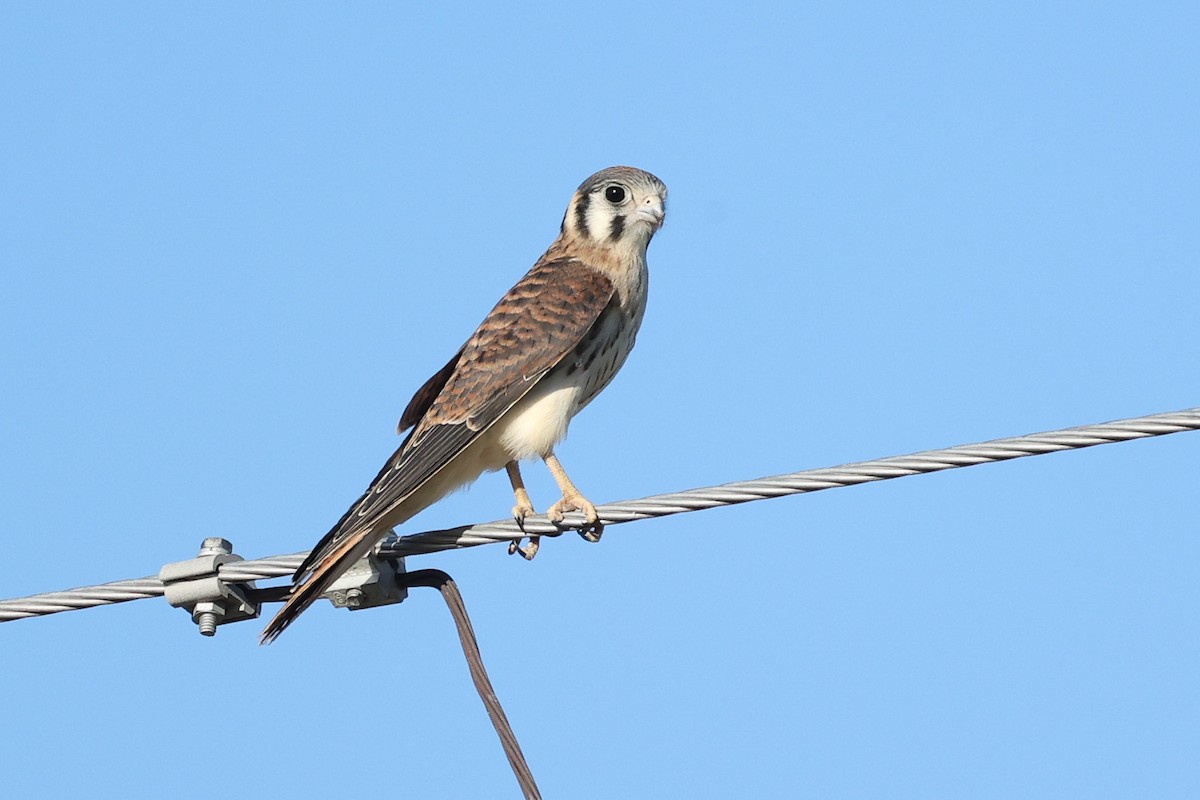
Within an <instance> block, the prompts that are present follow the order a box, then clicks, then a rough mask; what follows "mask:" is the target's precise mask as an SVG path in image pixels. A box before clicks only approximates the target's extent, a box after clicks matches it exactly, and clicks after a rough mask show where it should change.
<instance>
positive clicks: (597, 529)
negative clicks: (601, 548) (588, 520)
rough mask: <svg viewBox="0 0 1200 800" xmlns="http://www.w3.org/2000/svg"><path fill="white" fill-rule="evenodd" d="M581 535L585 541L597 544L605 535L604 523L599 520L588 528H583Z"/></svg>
mask: <svg viewBox="0 0 1200 800" xmlns="http://www.w3.org/2000/svg"><path fill="white" fill-rule="evenodd" d="M579 535H580V536H582V537H583V539H584V541H587V542H591V543H592V544H595V543H596V542H598V541H600V537H601V536H603V535H604V523H603V522H601V521H600V520H599V519H597V520H596V521H594V522H593V523H592V524H591V525H589V526H588V527H586V528H582V529H581V530H580V531H579Z"/></svg>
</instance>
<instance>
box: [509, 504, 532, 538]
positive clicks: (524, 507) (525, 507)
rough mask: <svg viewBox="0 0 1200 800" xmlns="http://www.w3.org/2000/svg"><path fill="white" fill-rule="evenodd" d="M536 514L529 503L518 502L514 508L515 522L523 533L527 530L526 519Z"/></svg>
mask: <svg viewBox="0 0 1200 800" xmlns="http://www.w3.org/2000/svg"><path fill="white" fill-rule="evenodd" d="M536 513H537V512H536V511H534V509H533V504H532V503H530V502H529V501H524V502H518V503H517V504H516V505H515V506H513V507H512V517H513V522H515V523H517V527H518V528H520V529H521V530H522V531H523V530H525V518H526V517H528V516H531V515H533V514H536Z"/></svg>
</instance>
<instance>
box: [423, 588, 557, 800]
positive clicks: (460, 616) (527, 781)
mask: <svg viewBox="0 0 1200 800" xmlns="http://www.w3.org/2000/svg"><path fill="white" fill-rule="evenodd" d="M403 581H404V584H405V585H406V586H410V587H411V586H430V587H433V588H434V589H437V590H438V591H440V592H441V593H442V597H443V598H444V599H445V600H446V606H447V607H448V608H449V609H450V616H452V617H453V618H454V627H455V628H457V629H458V640H459V642H460V643H461V644H462V650H463V655H464V656H465V657H466V659H467V668H468V669H469V670H470V672H471V681H472V682H473V683H474V684H475V691H477V692H479V699H480V700H482V701H483V706H484V708H486V709H487V713H488V719H490V720H491V721H492V727H493V728H495V729H496V735H497V736H499V737H500V746H501V747H503V748H504V755H505V756H507V757H508V764H509V766H510V767H512V771H513V774H514V775H516V776H517V783H518V784H520V785H521V791H522V793H524V795H525V800H542V794H541V792H540V791H538V787H537V783H536V782H535V781H534V779H533V773H532V772H530V770H529V764H528V763H527V762H526V761H525V754H524V753H522V752H521V745H520V744H518V743H517V736H516V734H515V733H513V729H512V725H510V724H509V722H508V717H507V716H505V714H504V709H503V708H502V707H501V706H500V700H499V699H498V698H497V697H496V690H495V689H493V688H492V682H491V680H489V679H488V675H487V670H486V669H484V666H483V655H482V654H481V653H480V652H479V642H478V641H476V639H475V629H474V628H472V627H471V619H470V617H468V616H467V606H466V604H465V603H464V602H463V598H462V594H461V593H460V592H459V591H458V586H457V585H456V584H455V583H454V579H453V578H451V577H450V576H449V575H447V574H446V573H445V572H442V571H441V570H440V569H419V570H416V571H414V572H409V573H407V574H405V575H404V576H403Z"/></svg>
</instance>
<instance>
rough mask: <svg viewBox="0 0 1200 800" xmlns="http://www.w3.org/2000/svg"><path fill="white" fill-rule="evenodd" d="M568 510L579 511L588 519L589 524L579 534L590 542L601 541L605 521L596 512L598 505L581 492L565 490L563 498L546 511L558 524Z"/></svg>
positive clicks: (552, 520)
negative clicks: (593, 503)
mask: <svg viewBox="0 0 1200 800" xmlns="http://www.w3.org/2000/svg"><path fill="white" fill-rule="evenodd" d="M568 511H579V512H581V513H582V514H583V516H584V519H586V520H587V526H586V527H584V528H581V529H580V530H579V535H580V536H582V537H583V538H584V539H587V540H588V541H589V542H598V541H600V535H601V534H602V533H603V532H604V523H603V522H601V521H600V515H599V514H597V513H596V507H595V506H594V505H592V504H591V501H589V500H588V499H587V498H586V497H584V496H583V495H581V494H579V492H565V493H564V494H563V496H562V499H561V500H559V501H558V502H557V503H555V504H554V505H552V506H550V509H549V510H548V511H547V512H546V516H547V517H549V518H550V521H551V522H553V523H555V524H558V523H560V522H562V521H563V515H564V514H566V513H567V512H568Z"/></svg>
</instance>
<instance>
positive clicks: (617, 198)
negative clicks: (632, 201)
mask: <svg viewBox="0 0 1200 800" xmlns="http://www.w3.org/2000/svg"><path fill="white" fill-rule="evenodd" d="M604 199H606V200H608V202H610V203H623V202H625V187H624V186H610V187H608V188H607V189H605V190H604Z"/></svg>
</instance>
